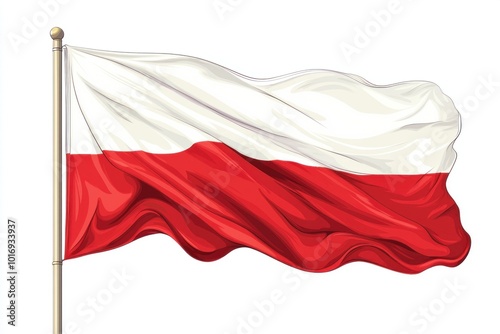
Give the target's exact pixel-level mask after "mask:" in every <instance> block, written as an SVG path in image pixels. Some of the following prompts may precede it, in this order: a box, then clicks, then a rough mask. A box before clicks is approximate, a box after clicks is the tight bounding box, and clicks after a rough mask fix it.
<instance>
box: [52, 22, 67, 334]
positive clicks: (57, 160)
mask: <svg viewBox="0 0 500 334" xmlns="http://www.w3.org/2000/svg"><path fill="white" fill-rule="evenodd" d="M50 37H52V40H53V41H52V60H53V67H54V70H53V90H54V92H53V94H54V95H53V106H54V116H53V117H54V123H53V126H54V133H53V136H54V137H53V150H54V152H53V154H54V166H53V182H54V183H53V205H54V206H53V213H54V218H53V219H54V221H53V257H52V271H53V293H54V295H53V334H61V333H62V210H61V208H62V196H61V193H62V186H61V184H62V39H63V37H64V31H63V30H62V29H61V28H59V27H54V28H52V29H51V30H50Z"/></svg>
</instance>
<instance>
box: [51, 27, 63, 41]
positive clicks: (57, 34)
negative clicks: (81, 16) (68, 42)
mask: <svg viewBox="0 0 500 334" xmlns="http://www.w3.org/2000/svg"><path fill="white" fill-rule="evenodd" d="M50 37H52V39H63V37H64V31H63V30H62V29H61V28H59V27H54V28H52V29H50Z"/></svg>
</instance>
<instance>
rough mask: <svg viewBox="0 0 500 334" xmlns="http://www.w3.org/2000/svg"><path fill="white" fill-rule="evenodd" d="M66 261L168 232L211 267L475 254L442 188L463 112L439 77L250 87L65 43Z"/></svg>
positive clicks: (322, 74) (312, 73) (204, 68)
mask: <svg viewBox="0 0 500 334" xmlns="http://www.w3.org/2000/svg"><path fill="white" fill-rule="evenodd" d="M65 58H66V70H67V71H66V72H67V86H66V91H67V101H68V114H67V130H68V133H67V156H66V157H67V170H68V177H67V214H66V215H67V218H66V219H67V223H66V247H65V258H66V259H70V258H75V257H79V256H82V255H86V254H91V253H97V252H102V251H106V250H110V249H113V248H116V247H120V246H122V245H125V244H127V243H129V242H131V241H133V240H136V239H137V238H140V237H143V236H146V235H149V234H153V233H164V234H167V235H169V236H170V237H172V238H173V239H174V240H175V241H176V242H177V243H179V245H180V246H182V247H183V248H184V249H185V250H186V252H188V253H189V254H190V255H191V256H193V257H194V258H197V259H200V260H204V261H212V260H216V259H219V258H221V257H223V256H224V255H226V254H227V253H228V252H230V251H231V250H233V249H236V248H238V247H250V248H253V249H255V250H258V251H260V252H262V253H264V254H267V255H269V256H271V257H273V258H275V259H277V260H279V261H281V262H283V263H286V264H288V265H291V266H293V267H296V268H300V269H303V270H308V271H315V272H320V271H329V270H332V269H335V268H338V267H339V266H342V265H343V264H346V263H349V262H352V261H366V262H370V263H373V264H377V265H380V266H383V267H386V268H389V269H392V270H396V271H400V272H405V273H416V272H421V271H422V270H425V269H427V268H429V267H431V266H435V265H446V266H456V265H458V264H459V263H461V262H462V261H463V259H464V258H465V256H466V255H467V253H468V250H469V247H470V238H469V236H468V234H467V233H466V232H465V231H464V229H463V228H462V226H461V222H460V215H459V210H458V207H457V205H456V203H455V202H454V201H453V199H452V198H451V197H450V195H449V194H448V192H447V190H446V180H447V178H448V174H449V172H450V171H451V168H452V166H453V163H454V161H455V158H456V154H455V151H454V150H453V147H452V145H453V142H454V141H455V139H456V137H457V136H458V133H459V129H460V118H459V114H458V112H457V111H456V109H455V107H454V105H453V103H452V102H451V100H450V99H449V98H448V97H447V96H446V95H444V94H443V93H442V92H441V90H440V89H439V87H437V86H436V85H435V84H433V83H430V82H424V81H409V82H404V83H398V84H394V85H387V86H377V85H373V84H371V83H369V82H367V81H366V80H364V79H362V78H360V77H358V76H354V75H350V74H344V73H338V72H334V71H326V70H309V71H303V72H297V73H292V74H289V75H285V76H281V77H276V78H270V79H254V78H250V77H246V76H243V75H241V74H239V73H236V72H234V71H231V70H229V69H227V68H224V67H221V66H219V65H217V64H214V63H211V62H208V61H205V60H202V59H198V58H194V57H188V56H181V55H171V54H144V53H118V52H108V51H98V50H90V49H83V48H77V47H70V46H67V47H66V57H65Z"/></svg>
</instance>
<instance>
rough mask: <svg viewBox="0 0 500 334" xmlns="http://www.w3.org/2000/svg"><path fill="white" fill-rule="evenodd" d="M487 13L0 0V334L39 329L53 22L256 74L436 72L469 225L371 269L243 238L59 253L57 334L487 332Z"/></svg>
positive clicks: (492, 167) (379, 6)
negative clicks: (201, 255) (219, 251)
mask: <svg viewBox="0 0 500 334" xmlns="http://www.w3.org/2000/svg"><path fill="white" fill-rule="evenodd" d="M45 3H47V5H44V4H45ZM48 3H51V5H48ZM214 4H219V5H220V6H223V5H224V4H225V5H226V6H229V7H226V8H225V11H224V12H222V11H223V10H224V9H220V8H222V7H219V10H217V9H216V8H215V7H214ZM221 4H222V5H221ZM384 10H386V11H387V10H392V13H391V14H390V18H389V17H388V16H387V15H385V16H384V15H382V14H380V13H386V12H383V11H384ZM381 11H382V12H381ZM499 12H500V4H499V3H498V2H497V1H493V0H491V1H486V0H476V1H468V2H466V1H462V2H458V1H451V0H449V1H439V2H438V1H431V0H420V1H410V0H400V2H399V5H393V4H392V2H391V1H389V0H377V1H372V0H363V1H344V2H339V1H327V0H324V1H320V0H307V1H306V0H301V1H290V0H289V1H285V0H281V1H269V0H268V1H264V0H221V1H215V2H214V0H198V1H194V0H189V1H186V0H176V1H173V0H170V1H153V0H141V1H119V0H110V1H97V0H87V1H83V0H64V1H63V0H59V1H58V2H56V0H52V1H51V0H41V1H40V2H39V1H34V0H23V1H6V0H2V1H1V9H0V15H1V17H0V24H1V32H2V33H1V43H2V44H1V56H0V66H1V72H0V73H1V86H0V88H1V93H0V126H1V130H0V135H1V160H0V161H1V180H0V182H1V183H0V184H1V192H2V193H1V196H2V197H1V202H0V203H1V207H0V214H1V215H0V222H1V225H0V241H1V251H0V264H1V265H0V268H1V271H0V277H1V280H0V281H1V286H0V306H1V307H0V310H2V311H0V332H1V333H42V334H48V333H49V332H50V329H51V317H52V311H51V304H52V301H51V298H52V297H51V296H52V283H51V280H52V269H51V261H52V258H51V257H52V246H51V245H52V241H51V236H52V234H51V233H52V221H51V219H52V208H51V193H52V190H51V168H52V162H51V160H52V152H51V147H52V146H51V142H52V138H51V135H52V114H51V113H52V100H51V96H52V86H51V85H52V58H51V56H52V55H51V48H52V40H51V39H50V37H49V30H50V28H51V27H52V26H54V25H59V26H61V27H63V28H64V30H65V32H66V37H65V39H64V43H67V44H71V45H75V46H84V47H90V48H97V49H108V50H115V51H153V52H172V53H181V54H187V55H193V56H197V57H201V58H205V59H208V60H211V61H213V62H216V63H219V64H221V65H223V66H226V67H229V68H231V69H233V70H236V71H238V72H240V73H243V74H246V75H249V76H253V77H270V76H275V75H280V74H285V73H289V72H293V71H297V70H303V69H309V68H325V69H333V70H338V71H343V72H350V73H355V74H358V75H361V76H363V77H364V78H366V79H367V80H369V81H371V82H373V83H376V84H390V83H394V82H399V81H404V80H414V79H419V80H429V81H433V82H435V83H437V84H438V85H439V86H440V87H441V88H442V90H443V91H444V92H445V93H446V94H447V95H449V96H450V97H451V98H452V99H453V101H454V102H455V103H456V105H457V106H458V108H459V110H460V111H461V112H462V121H463V128H462V133H461V135H460V137H459V139H458V140H457V142H456V145H455V148H456V150H457V151H458V160H457V162H456V164H455V167H454V169H453V171H452V173H451V176H450V178H449V182H448V189H449V191H450V193H451V195H452V196H453V197H454V199H455V200H456V201H457V203H458V204H459V207H460V209H461V217H462V223H463V225H464V227H465V229H466V230H467V231H468V232H469V233H470V234H471V237H472V249H471V252H470V254H469V256H468V258H467V259H466V260H465V262H464V263H463V264H461V265H460V266H458V267H457V268H447V267H436V268H431V269H429V270H427V271H425V272H423V273H421V274H418V275H405V274H399V273H396V272H392V271H389V270H387V269H383V268H380V267H377V266H374V265H371V264H366V263H354V264H348V265H346V266H344V267H342V268H340V269H338V270H335V271H333V272H330V273H326V274H307V273H301V272H298V271H295V270H291V269H290V268H288V267H286V266H285V265H283V264H281V263H279V262H277V261H275V260H272V259H270V258H268V257H266V256H264V255H262V254H260V253H258V252H256V251H252V250H248V249H240V250H237V251H234V252H232V253H231V254H229V255H228V256H226V257H225V258H223V259H221V260H219V261H216V262H212V263H204V262H200V261H197V260H194V259H192V258H191V257H189V256H188V255H187V254H186V253H185V252H184V251H183V250H182V249H181V248H180V247H179V246H178V245H177V244H175V243H174V242H173V241H172V240H171V239H170V238H169V237H167V236H164V235H154V236H149V237H146V238H143V239H141V240H138V241H136V242H133V243H132V244H130V245H127V246H125V247H122V248H120V249H117V250H114V251H111V252H106V253H102V254H97V255H91V256H87V257H83V258H80V259H75V260H71V261H67V262H65V265H64V323H65V326H66V330H65V333H66V334H70V333H95V334H97V333H210V334H211V333H214V334H215V333H217V334H225V333H228V334H234V333H245V334H250V333H262V334H264V333H331V334H333V333H346V334H347V333H383V334H392V333H394V334H402V333H473V332H480V333H486V332H487V333H498V332H499V330H500V324H499V322H498V314H500V305H499V304H498V300H499V299H500V289H499V286H498V284H499V283H498V282H500V277H499V276H500V274H499V271H498V270H497V267H498V259H499V255H500V254H499V253H500V251H499V247H498V244H499V242H498V238H499V235H500V228H499V219H498V215H497V212H498V205H499V203H498V200H499V195H498V187H499V186H500V184H499V176H498V172H497V169H498V153H497V152H498V146H496V145H498V133H499V131H498V126H499V124H500V123H499V121H500V116H499V113H498V107H499V106H500V68H499V61H498V60H499V59H500V49H499V47H498V45H499V44H498V32H499V31H500V20H499V19H498V13H499ZM374 13H375V14H374ZM376 13H379V15H378V18H379V21H380V22H379V23H377V20H376V19H375V17H376V16H377V14H376ZM389 13H390V12H389ZM363 30H364V31H368V34H369V36H368V37H365V38H363V36H362V35H361V33H360V31H363ZM363 34H364V33H363ZM347 44H349V45H351V46H352V47H356V52H357V53H354V54H351V55H350V56H349V55H347V54H346V53H345V52H343V51H342V47H344V48H346V47H348V46H347ZM351 50H352V49H351ZM488 81H489V82H490V83H489V84H488V83H487V82H488ZM494 144H496V145H495V147H494ZM7 218H14V219H15V220H16V221H17V222H18V226H19V227H18V240H19V244H18V246H19V257H18V269H19V280H18V292H19V297H18V300H17V302H18V319H17V326H16V327H15V328H12V327H11V326H7V324H6V323H7V318H6V316H5V314H6V306H7V304H6V303H7V298H6V294H7V288H6V284H5V283H6V280H5V278H4V277H5V276H6V271H7V270H6V269H7V268H6V260H7V259H6V256H5V255H4V254H6V253H5V247H6V246H5V232H6V231H5V227H6V224H7ZM118 274H120V275H123V274H124V275H125V281H123V282H122V281H119V280H116V279H115V277H116V275H118ZM300 275H302V276H300ZM450 286H455V287H454V288H450ZM271 296H273V297H274V298H273V301H270V300H271ZM276 296H280V298H276ZM93 298H95V299H96V300H97V301H96V303H97V304H96V305H94V306H95V307H96V309H97V310H98V311H97V310H94V309H92V306H91V305H90V304H89V303H91V301H92V299H93ZM262 305H264V306H262ZM262 307H264V310H262Z"/></svg>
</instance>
